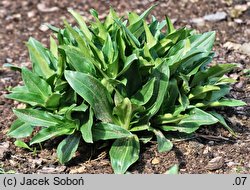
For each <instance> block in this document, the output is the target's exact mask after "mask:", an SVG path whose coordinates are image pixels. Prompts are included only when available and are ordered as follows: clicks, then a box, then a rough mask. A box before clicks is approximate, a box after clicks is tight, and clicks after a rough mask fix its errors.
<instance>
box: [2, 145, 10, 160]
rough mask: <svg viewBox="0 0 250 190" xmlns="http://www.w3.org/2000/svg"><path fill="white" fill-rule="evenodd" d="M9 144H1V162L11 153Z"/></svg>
mask: <svg viewBox="0 0 250 190" xmlns="http://www.w3.org/2000/svg"><path fill="white" fill-rule="evenodd" d="M9 146H10V143H9V142H4V143H1V144H0V160H2V159H3V158H4V157H5V154H6V152H8V151H9V149H8V148H9Z"/></svg>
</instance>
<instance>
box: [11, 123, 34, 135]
mask: <svg viewBox="0 0 250 190" xmlns="http://www.w3.org/2000/svg"><path fill="white" fill-rule="evenodd" d="M32 131H33V127H32V126H31V125H29V124H27V123H25V122H23V121H21V120H20V119H17V120H15V121H14V122H13V123H12V125H11V127H10V130H9V131H8V136H10V137H13V138H24V137H28V136H30V135H31V133H32Z"/></svg>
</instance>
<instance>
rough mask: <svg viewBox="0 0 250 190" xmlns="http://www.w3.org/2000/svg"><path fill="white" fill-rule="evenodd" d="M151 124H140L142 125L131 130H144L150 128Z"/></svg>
mask: <svg viewBox="0 0 250 190" xmlns="http://www.w3.org/2000/svg"><path fill="white" fill-rule="evenodd" d="M148 129H149V126H148V125H140V126H135V127H133V128H131V129H130V130H129V131H131V132H133V131H144V130H148Z"/></svg>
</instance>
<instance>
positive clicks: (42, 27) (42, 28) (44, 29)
mask: <svg viewBox="0 0 250 190" xmlns="http://www.w3.org/2000/svg"><path fill="white" fill-rule="evenodd" d="M39 30H41V31H42V32H46V31H47V30H49V28H48V26H46V25H45V24H42V25H41V26H40V27H39Z"/></svg>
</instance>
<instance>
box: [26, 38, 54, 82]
mask: <svg viewBox="0 0 250 190" xmlns="http://www.w3.org/2000/svg"><path fill="white" fill-rule="evenodd" d="M27 46H28V49H29V54H30V59H31V61H32V64H33V70H34V71H35V73H36V74H38V75H39V76H42V77H44V78H45V79H48V78H49V77H51V76H52V75H53V74H54V71H53V69H51V67H52V65H51V64H50V60H49V56H48V54H47V52H46V49H45V48H44V47H43V46H42V44H41V43H40V42H38V41H37V40H35V39H34V38H30V39H29V41H28V43H27Z"/></svg>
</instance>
